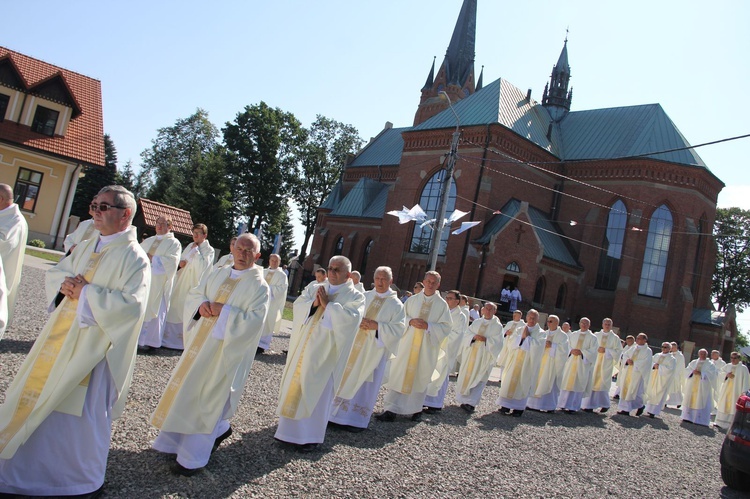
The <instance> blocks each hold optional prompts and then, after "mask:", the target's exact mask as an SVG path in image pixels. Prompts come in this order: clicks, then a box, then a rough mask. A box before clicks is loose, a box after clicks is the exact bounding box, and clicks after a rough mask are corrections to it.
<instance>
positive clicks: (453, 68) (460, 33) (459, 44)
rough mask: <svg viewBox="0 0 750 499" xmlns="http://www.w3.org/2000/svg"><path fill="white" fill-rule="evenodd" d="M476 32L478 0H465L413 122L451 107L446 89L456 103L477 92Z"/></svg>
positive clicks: (421, 120) (416, 122) (432, 72)
mask: <svg viewBox="0 0 750 499" xmlns="http://www.w3.org/2000/svg"><path fill="white" fill-rule="evenodd" d="M476 31H477V0H464V2H463V5H462V6H461V11H460V12H459V14H458V20H457V21H456V26H455V28H453V35H452V36H451V41H450V43H449V44H448V50H446V52H445V57H444V58H443V63H442V64H441V65H440V69H439V70H438V72H437V75H434V69H435V66H434V62H433V68H432V70H431V71H430V75H429V76H428V77H427V82H426V83H425V86H424V87H422V97H421V99H420V102H419V107H418V108H417V113H416V115H415V116H414V125H418V124H419V123H422V122H423V121H425V120H427V119H429V118H431V117H432V116H435V115H436V114H438V113H439V112H440V111H442V110H444V109H446V108H447V107H448V101H447V99H444V98H441V97H440V95H439V94H440V92H445V93H447V94H448V96H449V97H450V99H451V101H452V102H453V103H456V102H458V101H459V100H461V99H463V98H465V97H468V96H469V95H471V94H473V93H474V92H475V84H474V49H475V42H476Z"/></svg>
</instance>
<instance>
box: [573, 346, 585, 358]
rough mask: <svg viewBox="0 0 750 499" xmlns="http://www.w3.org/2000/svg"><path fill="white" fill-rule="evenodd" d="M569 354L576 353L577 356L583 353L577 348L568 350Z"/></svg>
mask: <svg viewBox="0 0 750 499" xmlns="http://www.w3.org/2000/svg"><path fill="white" fill-rule="evenodd" d="M570 355H578V356H581V357H583V353H582V352H581V351H580V350H579V349H577V348H574V349H572V350H571V351H570Z"/></svg>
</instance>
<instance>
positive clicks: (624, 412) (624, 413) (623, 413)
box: [617, 411, 630, 416]
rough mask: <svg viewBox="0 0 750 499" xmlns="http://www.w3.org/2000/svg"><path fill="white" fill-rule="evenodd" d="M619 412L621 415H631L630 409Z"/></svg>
mask: <svg viewBox="0 0 750 499" xmlns="http://www.w3.org/2000/svg"><path fill="white" fill-rule="evenodd" d="M617 414H619V415H620V416H630V413H629V412H628V411H617Z"/></svg>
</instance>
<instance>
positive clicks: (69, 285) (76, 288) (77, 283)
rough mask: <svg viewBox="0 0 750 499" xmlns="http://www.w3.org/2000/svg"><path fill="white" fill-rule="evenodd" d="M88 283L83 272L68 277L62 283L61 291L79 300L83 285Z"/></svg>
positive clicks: (72, 298)
mask: <svg viewBox="0 0 750 499" xmlns="http://www.w3.org/2000/svg"><path fill="white" fill-rule="evenodd" d="M87 284H88V281H87V280H86V279H85V278H84V277H83V276H82V275H81V274H78V275H77V276H75V277H66V278H65V280H64V281H63V283H62V285H60V293H62V294H63V295H65V296H67V297H68V298H70V299H71V300H78V299H79V298H80V297H81V291H82V290H83V287H84V286H85V285H87Z"/></svg>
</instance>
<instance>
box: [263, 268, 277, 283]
mask: <svg viewBox="0 0 750 499" xmlns="http://www.w3.org/2000/svg"><path fill="white" fill-rule="evenodd" d="M274 272H275V271H274ZM265 279H266V284H268V285H269V286H270V285H271V279H273V272H272V271H271V269H268V272H266V276H265Z"/></svg>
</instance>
